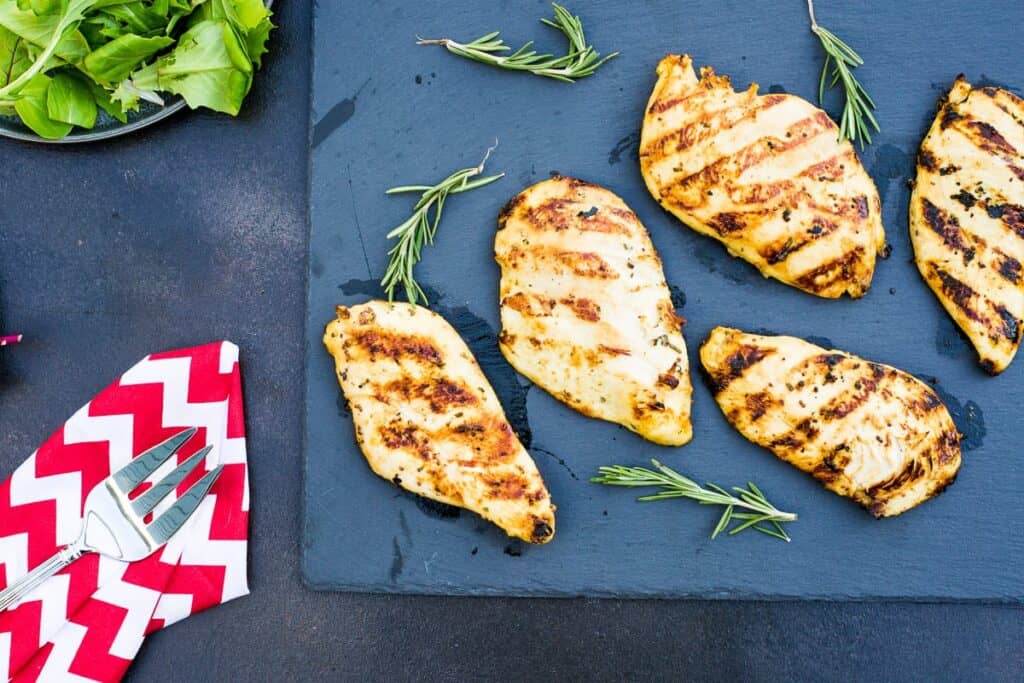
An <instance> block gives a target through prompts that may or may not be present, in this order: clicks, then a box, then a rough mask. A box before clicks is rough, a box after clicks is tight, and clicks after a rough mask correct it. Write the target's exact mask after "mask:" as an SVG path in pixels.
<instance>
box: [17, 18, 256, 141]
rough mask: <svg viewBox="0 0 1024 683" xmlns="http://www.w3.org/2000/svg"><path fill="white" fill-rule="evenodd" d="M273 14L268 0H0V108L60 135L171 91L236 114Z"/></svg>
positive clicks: (123, 117)
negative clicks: (101, 113) (74, 127)
mask: <svg viewBox="0 0 1024 683" xmlns="http://www.w3.org/2000/svg"><path fill="white" fill-rule="evenodd" d="M271 16H272V14H271V12H270V10H269V9H267V7H266V6H265V5H264V4H263V1H262V0H0V116H13V115H17V116H18V117H20V118H21V120H22V121H23V122H24V124H25V125H26V126H28V127H29V128H31V129H32V130H33V131H35V132H36V133H37V134H39V135H40V136H43V137H47V138H55V137H57V138H59V137H63V136H65V135H67V134H68V133H69V132H70V131H71V127H73V126H78V127H81V128H87V129H88V128H92V127H93V126H94V125H96V120H97V117H98V113H99V111H103V112H105V113H106V114H107V115H109V116H111V117H113V118H115V119H117V120H118V121H121V122H125V121H127V115H128V113H129V112H131V111H135V110H137V109H138V108H139V105H140V102H141V101H142V100H147V101H150V102H153V103H156V104H158V105H162V104H164V99H163V97H162V94H165V93H170V94H172V95H179V96H181V97H182V98H183V99H184V100H185V101H186V103H187V104H188V105H189V106H190V107H192V108H197V107H206V108H209V109H213V110H215V111H219V112H224V113H227V114H231V115H237V114H238V112H239V111H240V109H241V107H242V103H243V101H244V99H245V97H246V95H247V94H248V93H249V90H250V88H251V87H252V79H253V73H254V72H255V70H256V69H258V68H259V67H260V66H261V63H262V57H263V55H264V54H265V53H266V43H267V40H268V38H269V35H270V32H271V30H272V29H273V28H274V25H273V23H272V22H271Z"/></svg>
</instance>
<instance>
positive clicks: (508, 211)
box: [498, 193, 526, 230]
mask: <svg viewBox="0 0 1024 683" xmlns="http://www.w3.org/2000/svg"><path fill="white" fill-rule="evenodd" d="M524 201H526V195H525V194H523V193H519V194H517V195H516V196H515V197H513V198H512V199H510V200H508V201H507V202H506V203H505V205H504V206H502V207H501V211H499V212H498V230H502V229H504V228H505V223H507V222H508V219H509V218H510V217H511V216H512V214H513V213H515V210H516V209H517V208H519V205H520V204H522V203H523V202H524Z"/></svg>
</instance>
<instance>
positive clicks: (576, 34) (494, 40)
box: [416, 3, 619, 83]
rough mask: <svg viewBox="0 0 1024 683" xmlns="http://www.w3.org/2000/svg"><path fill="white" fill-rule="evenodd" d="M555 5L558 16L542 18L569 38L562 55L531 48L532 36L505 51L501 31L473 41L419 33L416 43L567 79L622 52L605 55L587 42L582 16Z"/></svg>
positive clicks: (585, 73)
mask: <svg viewBox="0 0 1024 683" xmlns="http://www.w3.org/2000/svg"><path fill="white" fill-rule="evenodd" d="M551 6H552V7H553V8H554V10H555V20H554V21H551V20H550V19H541V22H543V23H545V24H547V25H548V26H551V27H554V28H557V29H558V30H559V31H561V32H562V33H564V34H565V37H566V38H568V39H569V50H568V52H567V53H566V54H565V55H563V56H561V57H555V56H554V55H550V54H538V53H537V51H536V50H531V49H530V48H531V47H533V41H532V40H531V41H530V42H528V43H526V44H525V45H523V46H522V47H521V48H519V49H518V50H516V51H515V52H513V53H511V54H501V53H503V52H508V51H509V50H511V48H510V47H509V46H508V45H506V44H505V43H504V42H503V41H502V40H501V38H500V35H501V32H500V31H494V32H493V33H488V34H487V35H485V36H480V37H479V38H477V39H476V40H474V41H473V42H471V43H460V42H457V41H454V40H451V39H450V38H441V39H429V40H427V39H423V38H419V37H417V40H416V44H417V45H444V46H445V47H446V48H447V49H448V51H449V52H451V53H452V54H456V55H459V56H461V57H466V58H467V59H472V60H474V61H477V62H481V63H483V64H489V65H491V66H496V67H499V68H502V69H512V70H514V71H528V72H530V73H532V74H534V75H537V76H545V77H547V78H554V79H556V80H559V81H565V82H567V83H572V82H574V81H575V80H576V79H577V78H585V77H587V76H589V75H591V74H592V73H594V72H595V71H597V68H598V67H599V66H601V65H602V64H604V63H605V62H607V61H608V60H609V59H613V58H615V57H617V56H618V55H619V53H618V52H613V53H611V54H610V55H607V56H605V57H601V55H600V53H598V52H597V50H595V49H594V48H593V47H591V46H590V45H588V44H587V38H586V36H585V35H584V33H583V23H582V22H581V21H580V18H579V17H578V16H575V15H573V14H572V12H570V11H569V10H567V9H565V8H564V7H562V6H561V5H558V4H556V3H551Z"/></svg>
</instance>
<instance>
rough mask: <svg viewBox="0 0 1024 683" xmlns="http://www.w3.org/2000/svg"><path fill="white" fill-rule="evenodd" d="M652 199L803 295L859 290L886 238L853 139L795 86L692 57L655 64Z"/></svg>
mask: <svg viewBox="0 0 1024 683" xmlns="http://www.w3.org/2000/svg"><path fill="white" fill-rule="evenodd" d="M640 168H641V171H642V173H643V176H644V181H645V182H646V183H647V189H648V190H650V192H651V194H652V195H653V196H654V198H655V199H656V200H657V201H658V202H659V203H660V204H661V205H662V206H663V207H664V208H665V209H666V210H668V211H670V212H672V213H673V214H675V216H676V217H677V218H679V220H681V221H683V222H684V223H686V224H687V225H689V226H690V227H691V228H693V229H694V230H696V231H697V232H699V233H702V234H704V235H708V236H710V237H713V238H715V239H716V240H718V241H719V242H722V243H723V244H724V245H725V246H726V247H727V248H728V250H729V253H731V254H732V255H734V256H738V257H740V258H742V259H744V260H746V261H749V262H750V263H752V264H754V265H755V266H756V267H757V268H758V269H759V270H760V271H761V273H762V274H764V275H765V277H773V278H775V279H777V280H779V281H781V282H784V283H786V284H788V285H792V286H793V287H797V288H799V289H802V290H804V291H806V292H810V293H811V294H816V295H818V296H822V297H827V298H835V297H839V296H842V295H843V294H849V295H850V296H851V297H859V296H862V295H863V294H864V293H865V292H867V290H868V287H869V286H870V284H871V278H872V275H873V274H874V270H875V257H876V254H877V253H878V252H879V251H880V250H882V249H883V248H884V246H885V231H884V229H883V227H882V212H881V202H880V201H879V198H878V190H877V189H876V188H875V184H874V182H873V181H872V180H871V177H870V176H868V174H867V172H865V170H864V168H863V167H862V166H861V163H860V161H859V160H858V159H857V155H856V153H855V152H854V150H853V146H852V145H850V143H849V142H846V141H842V142H840V141H839V129H838V127H837V126H836V124H835V123H833V121H832V119H830V118H829V116H828V114H826V113H825V112H824V111H822V110H821V109H818V108H817V107H815V106H814V105H812V104H811V103H809V102H808V101H807V100H804V99H802V98H799V97H795V96H793V95H786V94H781V93H779V94H775V93H773V94H769V95H758V94H757V85H756V84H754V85H751V86H750V88H748V89H747V90H746V91H744V92H736V91H734V90H733V89H732V85H730V83H729V79H728V78H727V77H725V76H718V75H716V74H715V72H714V71H713V70H712V69H711V68H710V67H704V68H703V69H701V77H700V79H698V78H697V76H696V74H695V73H694V71H693V65H692V63H691V60H690V57H689V56H687V55H682V56H680V55H669V56H667V57H665V58H664V59H663V60H662V61H661V63H660V64H658V82H657V84H656V85H655V86H654V92H653V93H652V94H651V98H650V101H649V102H648V104H647V110H646V113H645V115H644V123H643V132H642V134H641V138H640Z"/></svg>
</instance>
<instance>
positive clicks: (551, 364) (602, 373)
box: [494, 177, 692, 446]
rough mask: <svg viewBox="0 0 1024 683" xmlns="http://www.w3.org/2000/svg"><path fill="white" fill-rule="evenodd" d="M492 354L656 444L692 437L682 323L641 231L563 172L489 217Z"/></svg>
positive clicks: (598, 193) (607, 198) (604, 195)
mask: <svg viewBox="0 0 1024 683" xmlns="http://www.w3.org/2000/svg"><path fill="white" fill-rule="evenodd" d="M494 252H495V257H496V258H497V260H498V263H499V264H500V265H501V293H500V296H501V326H502V331H501V336H500V344H501V351H502V353H504V354H505V357H506V358H507V359H508V361H509V363H511V364H512V365H513V366H514V367H515V368H516V369H517V370H518V371H519V372H521V373H522V374H524V375H526V376H527V377H528V378H530V380H532V381H533V382H534V383H535V384H537V386H540V387H542V388H544V389H545V390H546V391H548V392H550V393H551V394H552V395H553V396H555V397H556V398H558V399H559V400H561V401H563V402H564V403H566V404H567V405H569V406H571V407H573V408H575V409H576V410H578V411H580V412H581V413H583V414H584V415H588V416H590V417H596V418H600V419H603V420H609V421H611V422H616V423H618V424H621V425H623V426H625V427H627V428H628V429H631V430H632V431H634V432H636V433H637V434H640V435H641V436H643V437H645V438H647V439H650V440H651V441H653V442H655V443H659V444H665V445H673V446H679V445H682V444H685V443H686V442H688V441H689V440H690V438H691V436H692V429H691V426H690V395H691V386H690V370H689V363H688V361H687V358H686V342H685V341H684V340H683V334H682V330H681V327H680V326H681V324H682V319H681V318H679V317H678V316H677V315H676V312H675V308H674V306H673V304H672V299H671V294H670V292H669V288H668V286H667V285H666V284H665V275H664V273H663V272H662V268H661V260H660V259H659V258H658V254H657V252H655V250H654V246H653V245H652V244H651V240H650V237H648V235H647V230H646V229H645V228H644V226H643V224H642V223H641V222H640V219H638V218H637V216H636V214H635V213H633V212H632V211H631V210H630V208H629V207H628V206H626V204H625V202H623V201H622V199H620V198H619V197H618V196H617V195H615V194H614V193H612V192H610V191H608V190H606V189H604V188H602V187H598V186H597V185H592V184H590V183H586V182H583V181H581V180H576V179H575V178H560V177H556V178H553V179H551V180H547V181H544V182H542V183H538V184H537V185H534V186H532V187H529V188H527V189H526V190H524V191H523V192H522V193H520V194H519V195H518V196H516V197H515V198H514V199H512V201H510V202H509V203H508V204H507V205H506V206H505V208H504V209H502V212H501V215H500V217H499V220H498V233H497V236H496V238H495V242H494Z"/></svg>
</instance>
